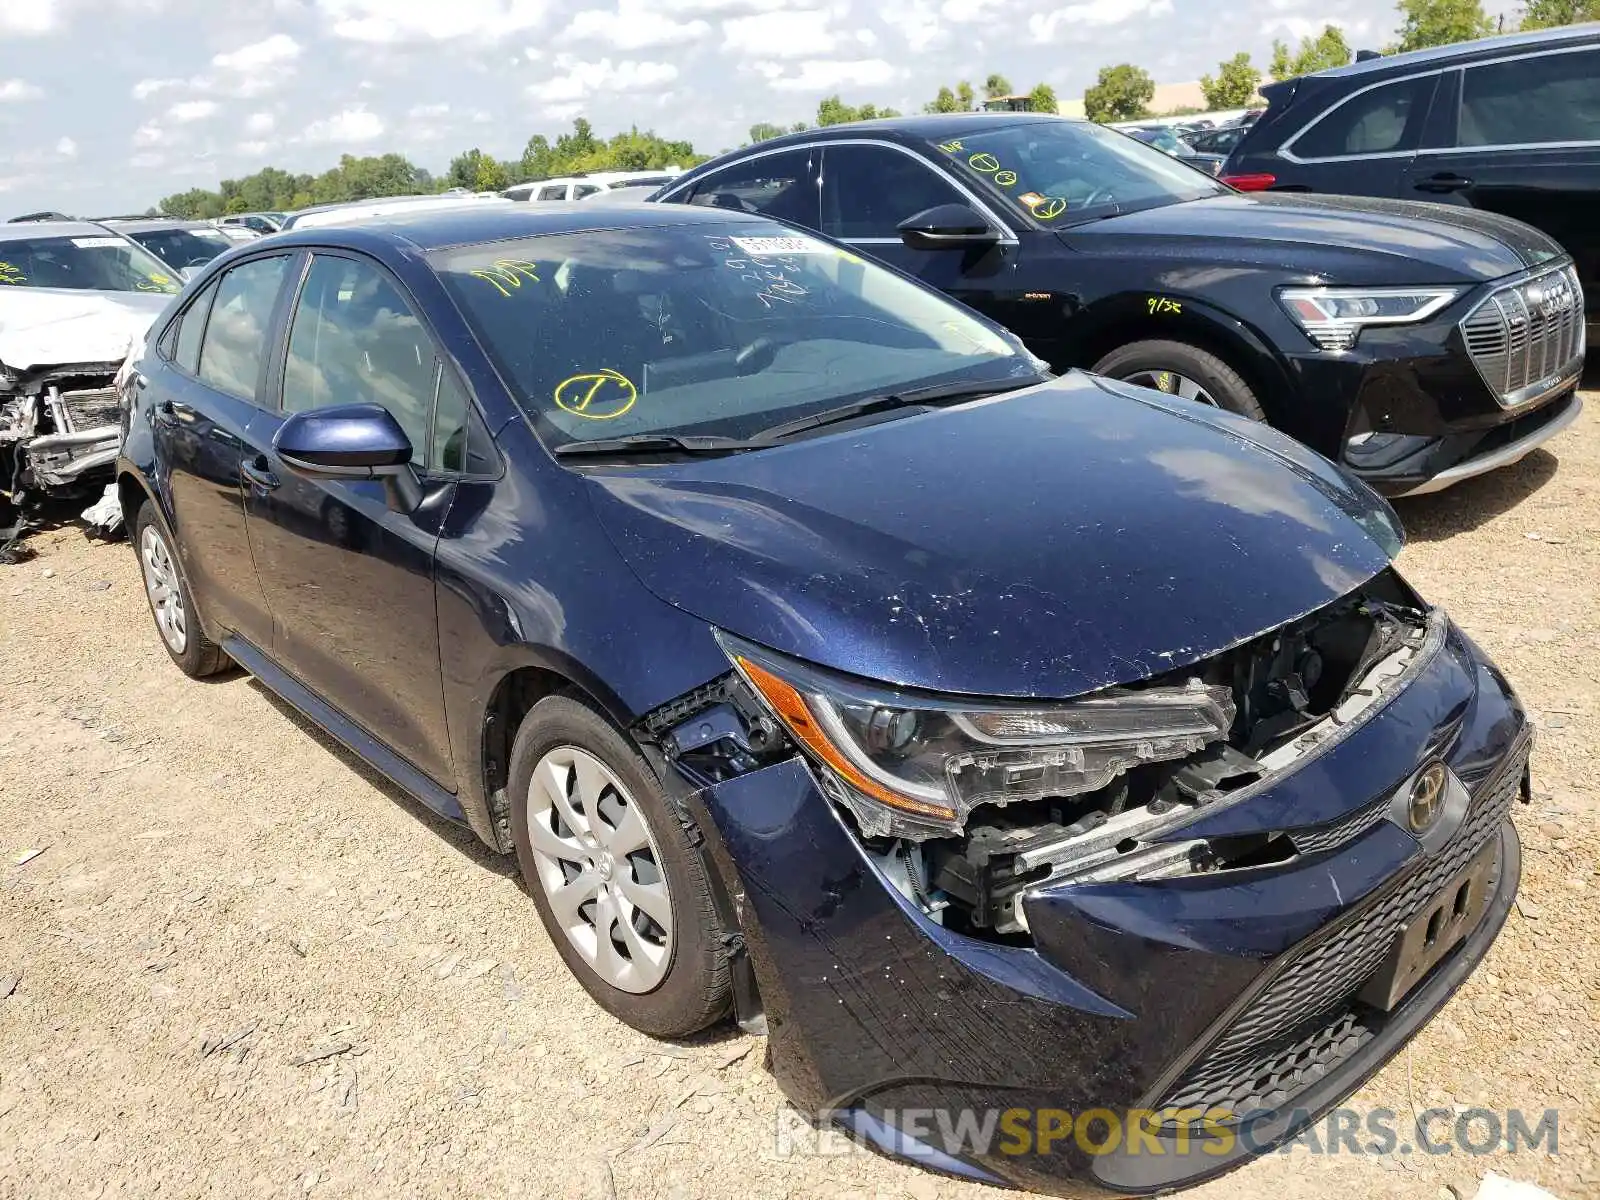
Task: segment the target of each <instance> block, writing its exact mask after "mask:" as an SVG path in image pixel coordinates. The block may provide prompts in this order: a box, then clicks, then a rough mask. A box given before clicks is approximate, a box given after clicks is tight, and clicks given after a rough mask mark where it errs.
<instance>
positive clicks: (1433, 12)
mask: <svg viewBox="0 0 1600 1200" xmlns="http://www.w3.org/2000/svg"><path fill="white" fill-rule="evenodd" d="M1398 7H1399V9H1400V15H1401V16H1402V17H1404V18H1405V20H1404V21H1403V22H1402V23H1401V25H1400V41H1399V42H1398V43H1396V45H1395V49H1396V50H1400V51H1405V50H1422V49H1424V48H1426V47H1428V46H1448V45H1450V44H1451V43H1453V42H1470V41H1472V39H1473V38H1481V37H1487V36H1488V35H1489V34H1491V33H1493V32H1494V22H1492V21H1491V20H1489V17H1488V15H1487V14H1485V13H1484V11H1483V5H1482V4H1481V3H1480V2H1479V0H1400V4H1399V6H1398Z"/></svg>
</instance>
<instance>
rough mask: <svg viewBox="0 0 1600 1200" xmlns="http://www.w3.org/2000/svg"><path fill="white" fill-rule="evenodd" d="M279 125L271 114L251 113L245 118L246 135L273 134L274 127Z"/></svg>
mask: <svg viewBox="0 0 1600 1200" xmlns="http://www.w3.org/2000/svg"><path fill="white" fill-rule="evenodd" d="M276 124H277V121H276V120H275V119H274V118H273V116H272V114H271V113H269V112H258V113H251V114H250V115H249V116H248V117H246V118H245V122H244V131H245V132H246V133H255V134H262V133H271V132H272V127H273V126H274V125H276Z"/></svg>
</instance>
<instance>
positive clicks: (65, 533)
mask: <svg viewBox="0 0 1600 1200" xmlns="http://www.w3.org/2000/svg"><path fill="white" fill-rule="evenodd" d="M1594 403H1596V401H1595V400H1594V399H1593V398H1592V399H1591V404H1594ZM1400 509H1401V515H1402V517H1403V518H1404V520H1405V523H1406V526H1407V528H1408V530H1409V531H1410V534H1411V544H1410V546H1409V547H1408V549H1407V550H1406V552H1405V555H1404V558H1403V560H1402V565H1403V567H1404V569H1405V571H1406V572H1407V574H1408V575H1409V576H1410V577H1411V578H1412V579H1413V580H1414V581H1415V582H1416V583H1417V584H1418V585H1419V587H1420V588H1421V589H1422V590H1423V591H1424V593H1425V594H1427V595H1428V596H1430V597H1431V598H1432V599H1434V600H1435V601H1437V602H1440V603H1442V604H1444V605H1445V606H1446V607H1447V608H1449V609H1450V610H1451V611H1452V613H1453V614H1454V615H1455V617H1456V618H1457V619H1458V620H1459V621H1460V623H1461V624H1462V625H1463V626H1464V627H1465V628H1466V629H1468V630H1469V631H1470V632H1471V633H1472V634H1473V635H1474V636H1475V637H1476V638H1477V639H1478V640H1479V641H1480V643H1481V644H1482V645H1484V646H1485V647H1486V648H1487V649H1488V650H1489V652H1490V653H1491V654H1492V655H1493V656H1494V658H1495V659H1496V660H1497V661H1498V662H1499V663H1500V665H1501V666H1502V667H1504V668H1505V670H1506V672H1507V673H1508V675H1509V676H1510V677H1511V679H1512V680H1513V681H1514V682H1515V684H1516V685H1517V687H1518V688H1519V690H1520V692H1521V694H1522V696H1523V698H1524V700H1525V701H1526V702H1527V704H1528V705H1529V707H1530V709H1531V710H1532V711H1533V713H1534V714H1535V716H1536V719H1537V722H1538V725H1539V730H1540V733H1539V743H1538V747H1537V749H1536V751H1535V756H1534V783H1535V789H1536V793H1537V795H1536V800H1535V803H1534V805H1533V806H1532V807H1531V808H1527V809H1519V810H1518V811H1517V813H1516V821H1517V824H1518V826H1519V828H1520V830H1521V833H1522V837H1523V839H1524V844H1525V847H1526V857H1525V862H1524V875H1523V883H1522V893H1521V894H1522V900H1521V903H1520V905H1519V907H1518V909H1517V911H1515V912H1513V914H1512V916H1511V919H1510V922H1509V924H1508V925H1507V927H1506V930H1505V932H1504V933H1503V934H1502V936H1501V938H1500V940H1499V942H1498V944H1497V945H1496V946H1495V948H1494V950H1493V952H1492V953H1491V954H1490V956H1489V958H1488V961H1487V962H1486V963H1485V964H1484V966H1483V967H1482V968H1481V969H1480V970H1479V971H1478V972H1477V973H1476V974H1475V975H1474V976H1473V977H1472V979H1471V980H1470V982H1469V983H1468V984H1467V985H1466V987H1465V988H1464V989H1463V990H1462V992H1461V993H1460V994H1459V995H1458V996H1457V998H1456V999H1455V1000H1454V1001H1453V1002H1452V1003H1451V1004H1450V1006H1449V1007H1448V1008H1447V1009H1446V1010H1445V1011H1444V1013H1443V1014H1442V1015H1441V1016H1440V1017H1439V1018H1438V1019H1436V1020H1435V1021H1434V1022H1433V1023H1432V1024H1431V1025H1429V1026H1428V1028H1427V1029H1425V1030H1424V1031H1423V1033H1422V1034H1421V1035H1420V1036H1419V1037H1418V1038H1417V1040H1416V1042H1415V1043H1414V1045H1413V1046H1412V1048H1411V1051H1410V1052H1409V1053H1408V1054H1404V1055H1402V1056H1401V1057H1399V1058H1398V1059H1397V1060H1396V1061H1395V1062H1394V1063H1393V1064H1391V1065H1390V1066H1389V1067H1388V1068H1387V1069H1386V1070H1385V1071H1384V1072H1383V1073H1382V1074H1381V1075H1380V1076H1378V1077H1377V1079H1376V1080H1374V1081H1373V1082H1372V1083H1371V1084H1370V1085H1369V1086H1368V1087H1366V1088H1364V1089H1363V1090H1362V1091H1361V1092H1360V1093H1359V1094H1358V1095H1357V1096H1356V1097H1355V1098H1354V1099H1353V1101H1352V1102H1351V1103H1352V1104H1353V1105H1354V1106H1355V1107H1356V1108H1358V1109H1372V1108H1378V1107H1386V1108H1390V1109H1393V1110H1396V1111H1398V1112H1402V1113H1404V1112H1409V1111H1411V1110H1412V1109H1413V1108H1416V1109H1423V1108H1428V1107H1432V1106H1435V1105H1445V1106H1450V1105H1455V1106H1459V1107H1462V1108H1467V1107H1476V1106H1484V1107H1488V1108H1493V1109H1499V1110H1504V1109H1508V1108H1522V1109H1524V1110H1531V1111H1532V1112H1533V1113H1535V1114H1539V1113H1542V1112H1543V1111H1544V1110H1545V1109H1547V1108H1556V1109H1559V1111H1560V1117H1559V1121H1560V1124H1559V1150H1560V1152H1559V1154H1558V1155H1556V1156H1554V1157H1551V1156H1548V1155H1547V1154H1545V1153H1544V1152H1543V1151H1540V1152H1537V1153H1529V1152H1523V1153H1521V1154H1518V1155H1514V1156H1512V1155H1506V1154H1496V1155H1491V1156H1488V1157H1474V1156H1472V1155H1469V1154H1466V1153H1463V1152H1456V1153H1452V1154H1450V1155H1447V1156H1444V1157H1439V1158H1433V1157H1426V1156H1421V1155H1409V1156H1402V1155H1399V1154H1394V1155H1389V1156H1378V1155H1364V1156H1355V1155H1351V1154H1348V1153H1346V1154H1340V1155H1336V1156H1327V1157H1313V1156H1311V1155H1309V1154H1308V1153H1307V1152H1306V1151H1305V1150H1304V1149H1297V1150H1295V1151H1294V1152H1293V1153H1292V1154H1288V1155H1275V1156H1271V1157H1269V1158H1267V1159H1265V1160H1262V1161H1259V1162H1257V1163H1255V1164H1253V1165H1251V1166H1250V1167H1248V1168H1246V1169H1245V1170H1244V1171H1243V1172H1241V1173H1238V1174H1235V1175H1233V1176H1230V1177H1228V1178H1226V1179H1225V1180H1223V1181H1221V1182H1218V1183H1215V1184H1213V1185H1211V1186H1209V1187H1206V1188H1203V1189H1199V1190H1197V1191H1194V1192H1192V1193H1190V1195H1193V1196H1195V1197H1214V1198H1217V1200H1221V1198H1224V1197H1227V1198H1232V1197H1283V1196H1289V1197H1323V1196H1327V1197H1341V1198H1348V1200H1353V1198H1356V1197H1408V1198H1422V1200H1435V1198H1436V1197H1442V1198H1445V1200H1448V1198H1449V1197H1450V1196H1452V1195H1458V1196H1471V1195H1473V1194H1474V1193H1475V1192H1476V1190H1477V1188H1478V1185H1479V1181H1480V1180H1481V1179H1482V1177H1483V1175H1484V1173H1485V1172H1486V1171H1488V1170H1490V1169H1493V1170H1494V1171H1496V1172H1497V1173H1499V1174H1501V1175H1507V1176H1511V1177H1514V1178H1517V1179H1523V1180H1528V1181H1531V1182H1537V1183H1539V1184H1541V1185H1543V1186H1544V1187H1546V1188H1549V1189H1550V1190H1551V1191H1553V1192H1555V1193H1557V1194H1558V1195H1560V1196H1561V1197H1564V1198H1571V1197H1581V1196H1600V1154H1597V1149H1600V1112H1597V1106H1600V1015H1597V1014H1600V970H1597V963H1600V948H1597V944H1596V938H1595V931H1596V930H1597V929H1600V834H1597V832H1596V824H1597V821H1596V818H1597V817H1600V792H1597V790H1596V788H1597V785H1596V774H1597V772H1596V767H1597V750H1596V744H1597V734H1600V538H1597V531H1600V408H1592V409H1591V412H1590V414H1589V415H1588V416H1586V417H1585V418H1584V419H1583V420H1582V421H1581V422H1580V423H1579V424H1578V425H1577V426H1576V427H1575V428H1574V429H1572V430H1570V431H1568V432H1567V433H1565V434H1564V435H1562V437H1561V438H1560V439H1559V440H1558V441H1555V442H1553V443H1552V444H1551V446H1550V449H1549V451H1548V452H1539V453H1536V454H1535V455H1534V456H1532V457H1531V458H1529V459H1527V460H1525V461H1524V462H1523V463H1522V464H1520V465H1519V466H1517V467H1515V468H1511V469H1509V470H1506V471H1503V472H1500V473H1499V474H1497V475H1494V476H1491V477H1488V478H1487V479H1484V480H1480V481H1477V482H1475V483H1471V484H1468V485H1465V486H1463V487H1459V488H1457V489H1455V490H1452V491H1450V492H1447V493H1445V494H1443V495H1439V496H1435V497H1429V498H1423V499H1419V500H1416V501H1412V502H1409V503H1407V502H1402V504H1401V505H1400ZM33 545H34V548H35V549H36V550H37V551H38V556H37V557H36V558H34V559H33V560H32V561H30V562H27V563H24V564H21V565H18V566H12V567H0V996H3V997H4V998H3V999H0V1196H3V1197H6V1198H10V1197H29V1198H33V1197H53V1196H61V1197H69V1196H70V1197H74V1198H84V1200H88V1198H92V1197H97V1196H113V1195H116V1196H123V1195H127V1196H156V1195H159V1196H163V1197H166V1196H175V1197H190V1196H207V1195H225V1196H230V1197H233V1196H291V1195H293V1196H300V1195H305V1194H312V1195H326V1196H353V1195H373V1194H378V1193H379V1192H380V1191H381V1192H384V1193H388V1194H395V1195H400V1196H404V1197H408V1198H409V1197H435V1196H437V1197H455V1196H458V1195H463V1194H477V1195H485V1196H513V1195H516V1196H610V1197H620V1198H622V1200H633V1198H635V1197H678V1196H706V1195H721V1196H740V1197H744V1196H750V1197H769V1196H770V1197H802V1196H845V1195H850V1196H863V1197H873V1196H887V1197H899V1196H911V1197H914V1198H916V1200H929V1198H932V1197H936V1196H942V1197H962V1198H971V1200H978V1198H979V1197H986V1196H995V1197H998V1196H999V1195H1000V1194H1001V1193H998V1192H992V1191H989V1190H987V1189H982V1188H977V1187H970V1186H966V1185H962V1184H957V1183H954V1182H951V1181H948V1180H943V1179H938V1178H935V1177H933V1176H930V1175H927V1174H925V1173H922V1172H919V1171H916V1170H912V1169H909V1168H906V1167H902V1166H899V1165H896V1164H893V1163H889V1162H886V1161H884V1160H881V1159H877V1158H873V1157H870V1156H864V1155H853V1156H843V1157H838V1156H835V1157H826V1156H818V1155H815V1154H810V1155H808V1154H802V1153H787V1154H786V1153H783V1152H781V1151H780V1147H779V1144H778V1141H777V1136H776V1131H777V1129H778V1126H779V1121H780V1114H781V1113H782V1112H783V1110H784V1104H783V1100H782V1098H781V1096H780V1094H779V1092H778V1089H777V1087H776V1085H775V1084H774V1082H773V1081H772V1079H771V1077H770V1076H769V1075H768V1074H767V1073H766V1072H765V1070H764V1069H763V1067H762V1057H763V1053H762V1052H763V1047H762V1045H761V1043H760V1042H759V1040H758V1039H751V1038H747V1037H743V1036H742V1035H740V1034H738V1033H737V1032H736V1031H734V1030H732V1029H724V1030H722V1031H720V1032H718V1033H717V1034H715V1035H714V1036H712V1037H710V1038H709V1039H707V1040H705V1041H703V1042H700V1043H698V1044H695V1045H692V1046H682V1047H680V1046H669V1045H664V1044H661V1043H657V1042H652V1041H651V1040H649V1039H648V1038H645V1037H643V1036H641V1035H639V1034H636V1033H634V1032H632V1031H631V1030H629V1029H627V1028H625V1027H623V1026H622V1025H620V1024H618V1023H617V1022H616V1021H614V1020H612V1019H611V1018H610V1017H608V1016H606V1015H605V1014H604V1013H603V1012H601V1011H600V1010H599V1009H598V1008H596V1007H595V1006H594V1005H593V1004H592V1003H590V1001H589V1000H588V999H587V997H586V996H585V994H584V993H583V991H582V990H581V989H580V988H579V986H578V985H577V984H576V983H575V982H574V981H573V980H572V979H571V978H570V977H569V976H568V975H567V974H566V972H565V970H564V969H563V967H562V965H561V962H560V960H559V958H558V957H557V956H556V954H555V952H554V951H553V949H552V948H551V946H550V945H549V943H548V942H547V941H546V938H545V935H544V933H543V931H542V929H541V927H540V925H539V922H538V919H537V917H536V915H535V913H534V910H533V907H532V904H531V903H530V902H529V901H528V899H527V898H526V897H525V896H524V895H523V894H522V892H521V891H520V890H519V888H518V885H517V882H516V879H515V876H514V873H513V867H512V864H511V863H510V862H509V861H501V860H499V859H497V858H495V857H494V856H492V855H490V854H488V853H487V852H485V851H484V850H483V849H482V848H480V846H479V845H478V844H477V843H476V842H475V841H474V840H473V839H472V838H471V837H470V836H469V835H467V834H466V833H464V832H461V831H458V830H456V829H454V828H451V827H449V826H447V825H445V824H443V823H441V822H439V821H437V820H435V819H434V818H432V817H431V816H429V815H428V814H426V813H425V812H423V811H422V810H421V809H420V808H418V807H416V806H415V805H413V804H411V803H409V802H408V801H406V800H404V799H403V798H401V797H400V796H399V794H398V793H397V792H396V791H395V790H394V789H392V788H391V787H389V786H387V785H386V784H384V783H382V782H380V781H379V780H377V779H376V778H375V777H374V776H372V775H371V774H370V773H369V772H367V771H366V770H364V769H363V768H362V767H360V766H358V765H357V764H355V763H354V762H353V761H352V760H351V758H350V757H349V756H348V755H346V754H345V753H344V752H342V751H341V750H339V749H338V748H336V747H335V746H334V745H332V744H331V743H330V742H329V741H328V740H327V739H325V738H321V737H319V736H318V735H316V734H314V733H311V732H310V731H309V730H308V729H307V728H306V726H305V725H304V723H303V722H302V721H301V720H300V719H299V718H298V717H297V716H295V714H293V713H292V712H291V711H290V710H288V709H287V708H286V707H285V706H284V705H282V704H281V703H279V702H277V701H275V700H274V699H273V698H272V697H271V696H270V695H268V694H267V693H266V692H265V691H264V690H263V689H262V688H261V687H259V686H258V685H257V684H256V683H255V682H254V681H253V680H251V679H250V678H249V677H247V676H245V675H242V674H233V675H228V676H224V677H222V678H221V679H220V680H218V681H215V682H211V683H192V682H189V681H187V680H185V679H184V678H183V677H182V676H181V675H180V674H179V673H178V672H177V670H176V669H175V668H174V667H173V666H172V665H171V663H170V662H169V661H168V660H167V657H166V655H165V654H164V653H163V652H162V650H161V647H160V645H159V643H158V641H157V638H156V634H155V631H154V629H153V628H152V626H151V623H150V618H149V615H148V612H147V610H146V607H145V602H144V598H143V595H142V594H141V591H140V587H139V581H138V577H137V574H136V568H135V562H134V557H133V555H132V553H131V552H130V551H129V549H128V547H127V546H126V544H115V545H100V544H91V543H89V542H87V541H85V539H84V537H83V535H82V534H81V532H79V531H78V530H77V529H76V528H73V527H66V528H62V529H59V530H55V531H52V532H48V533H45V534H43V535H40V536H38V537H36V538H35V539H34V542H33ZM13 985H14V986H13ZM8 991H9V994H7V993H8Z"/></svg>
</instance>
